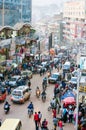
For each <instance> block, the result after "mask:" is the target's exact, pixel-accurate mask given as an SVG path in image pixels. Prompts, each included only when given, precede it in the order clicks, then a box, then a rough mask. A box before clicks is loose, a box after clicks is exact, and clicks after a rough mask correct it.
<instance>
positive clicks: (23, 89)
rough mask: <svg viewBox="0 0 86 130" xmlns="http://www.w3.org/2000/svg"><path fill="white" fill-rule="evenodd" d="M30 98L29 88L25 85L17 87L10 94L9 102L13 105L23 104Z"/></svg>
mask: <svg viewBox="0 0 86 130" xmlns="http://www.w3.org/2000/svg"><path fill="white" fill-rule="evenodd" d="M29 98H30V92H29V87H28V86H26V85H23V86H19V87H17V88H16V89H14V90H13V91H12V93H11V101H12V102H15V103H24V102H25V101H26V100H28V99H29Z"/></svg>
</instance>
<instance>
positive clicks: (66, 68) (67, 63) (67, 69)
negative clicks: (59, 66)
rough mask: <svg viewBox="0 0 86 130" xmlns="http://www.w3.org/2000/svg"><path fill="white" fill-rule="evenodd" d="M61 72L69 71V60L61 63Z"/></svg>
mask: <svg viewBox="0 0 86 130" xmlns="http://www.w3.org/2000/svg"><path fill="white" fill-rule="evenodd" d="M63 72H65V73H68V72H70V62H69V61H66V62H65V63H64V64H63Z"/></svg>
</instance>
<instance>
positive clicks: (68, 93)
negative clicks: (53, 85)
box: [61, 90, 75, 100]
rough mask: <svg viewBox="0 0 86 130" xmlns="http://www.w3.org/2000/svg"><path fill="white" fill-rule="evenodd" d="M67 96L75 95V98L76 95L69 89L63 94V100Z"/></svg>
mask: <svg viewBox="0 0 86 130" xmlns="http://www.w3.org/2000/svg"><path fill="white" fill-rule="evenodd" d="M67 97H73V98H75V95H74V94H73V92H72V91H70V90H68V91H67V92H66V93H65V94H64V95H62V96H61V100H63V99H65V98H67Z"/></svg>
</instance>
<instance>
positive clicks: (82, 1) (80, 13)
mask: <svg viewBox="0 0 86 130" xmlns="http://www.w3.org/2000/svg"><path fill="white" fill-rule="evenodd" d="M63 19H64V29H63V33H64V35H63V37H64V40H65V41H67V42H72V43H73V42H75V41H76V42H81V41H83V40H84V39H86V0H76V1H75V0H72V1H69V2H66V3H64V10H63Z"/></svg>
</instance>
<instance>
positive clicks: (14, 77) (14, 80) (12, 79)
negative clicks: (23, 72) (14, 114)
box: [8, 75, 21, 87]
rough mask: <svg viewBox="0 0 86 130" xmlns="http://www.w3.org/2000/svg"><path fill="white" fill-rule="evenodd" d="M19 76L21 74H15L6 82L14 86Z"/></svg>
mask: <svg viewBox="0 0 86 130" xmlns="http://www.w3.org/2000/svg"><path fill="white" fill-rule="evenodd" d="M20 78H21V76H19V75H16V76H13V77H11V79H10V80H9V81H8V84H9V85H10V86H11V87H16V86H17V81H18V80H19V79H20Z"/></svg>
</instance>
